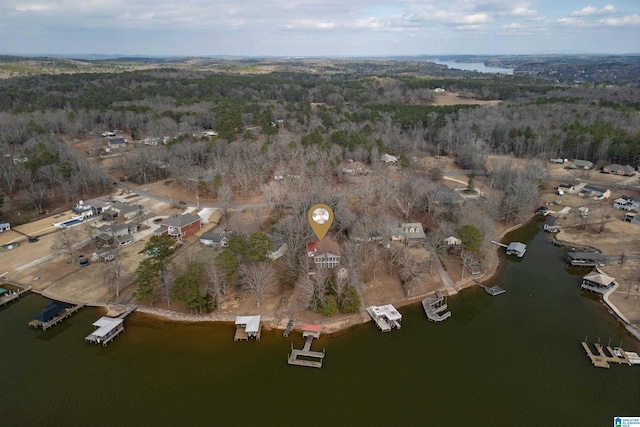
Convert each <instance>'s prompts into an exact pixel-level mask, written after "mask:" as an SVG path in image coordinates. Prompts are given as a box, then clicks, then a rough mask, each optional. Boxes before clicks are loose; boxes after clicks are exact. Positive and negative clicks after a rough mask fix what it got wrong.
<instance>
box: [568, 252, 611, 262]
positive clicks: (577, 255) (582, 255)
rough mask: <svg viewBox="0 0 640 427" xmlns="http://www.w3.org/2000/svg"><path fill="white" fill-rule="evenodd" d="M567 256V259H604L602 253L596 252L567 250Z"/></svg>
mask: <svg viewBox="0 0 640 427" xmlns="http://www.w3.org/2000/svg"><path fill="white" fill-rule="evenodd" d="M567 256H568V257H569V259H584V260H594V261H601V260H603V259H604V255H602V254H599V253H597V252H569V253H568V255H567Z"/></svg>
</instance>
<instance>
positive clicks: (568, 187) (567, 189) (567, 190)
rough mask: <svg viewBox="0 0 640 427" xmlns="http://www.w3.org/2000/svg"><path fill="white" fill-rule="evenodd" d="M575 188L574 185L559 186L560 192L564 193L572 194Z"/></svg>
mask: <svg viewBox="0 0 640 427" xmlns="http://www.w3.org/2000/svg"><path fill="white" fill-rule="evenodd" d="M574 188H575V187H574V186H573V185H572V184H560V185H558V191H562V192H565V193H570V192H572V191H573V190H574Z"/></svg>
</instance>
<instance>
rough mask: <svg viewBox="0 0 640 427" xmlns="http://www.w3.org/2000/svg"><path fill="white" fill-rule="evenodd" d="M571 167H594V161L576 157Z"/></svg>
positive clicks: (586, 168)
mask: <svg viewBox="0 0 640 427" xmlns="http://www.w3.org/2000/svg"><path fill="white" fill-rule="evenodd" d="M571 168H572V169H585V170H588V169H593V162H590V161H589V160H579V159H575V160H574V161H573V163H572V164H571Z"/></svg>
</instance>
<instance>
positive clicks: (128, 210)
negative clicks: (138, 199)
mask: <svg viewBox="0 0 640 427" xmlns="http://www.w3.org/2000/svg"><path fill="white" fill-rule="evenodd" d="M143 209H144V208H143V207H142V206H141V205H134V206H131V205H129V204H128V203H122V202H115V203H113V204H112V205H111V206H109V208H108V209H106V210H104V211H102V219H103V220H105V221H119V222H122V221H128V220H130V219H132V218H134V217H135V216H136V215H138V214H139V213H141V212H142V210H143Z"/></svg>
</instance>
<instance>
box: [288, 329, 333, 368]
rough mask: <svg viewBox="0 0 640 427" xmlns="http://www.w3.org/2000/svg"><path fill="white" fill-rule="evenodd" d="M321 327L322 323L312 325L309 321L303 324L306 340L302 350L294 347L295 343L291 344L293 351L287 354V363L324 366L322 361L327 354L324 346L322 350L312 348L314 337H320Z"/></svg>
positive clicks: (315, 366)
mask: <svg viewBox="0 0 640 427" xmlns="http://www.w3.org/2000/svg"><path fill="white" fill-rule="evenodd" d="M321 327H322V326H321V325H311V324H308V323H305V324H304V325H302V336H303V337H304V338H306V341H305V343H304V347H303V348H302V350H298V349H294V348H293V343H292V344H291V353H289V355H288V356H287V363H289V365H297V366H306V367H309V368H322V362H323V361H324V356H325V351H324V348H323V349H322V352H319V351H312V350H311V343H312V342H313V339H314V338H320V329H321Z"/></svg>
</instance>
